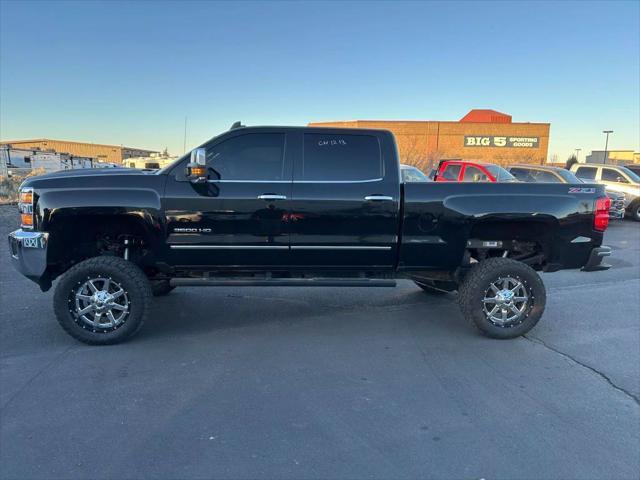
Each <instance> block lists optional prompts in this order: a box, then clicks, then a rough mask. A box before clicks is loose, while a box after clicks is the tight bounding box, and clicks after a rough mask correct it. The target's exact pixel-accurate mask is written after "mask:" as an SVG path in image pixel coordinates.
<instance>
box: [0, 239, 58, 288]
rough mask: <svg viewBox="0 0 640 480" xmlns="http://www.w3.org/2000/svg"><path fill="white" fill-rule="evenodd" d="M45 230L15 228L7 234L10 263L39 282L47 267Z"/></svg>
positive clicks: (47, 240) (29, 277)
mask: <svg viewBox="0 0 640 480" xmlns="http://www.w3.org/2000/svg"><path fill="white" fill-rule="evenodd" d="M48 243H49V234H48V233H47V232H27V231H24V230H16V231H15V232H11V233H10V234H9V252H10V253H11V263H13V266H14V268H15V269H16V270H18V271H19V272H20V273H21V274H23V275H24V276H25V277H27V278H28V279H30V280H33V281H34V282H36V283H39V280H40V277H42V275H43V274H44V272H45V270H46V269H47V245H48Z"/></svg>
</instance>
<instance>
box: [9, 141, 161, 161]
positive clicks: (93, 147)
mask: <svg viewBox="0 0 640 480" xmlns="http://www.w3.org/2000/svg"><path fill="white" fill-rule="evenodd" d="M0 144H3V145H6V144H10V145H11V146H12V147H13V148H34V149H36V148H37V149H40V150H42V151H46V150H53V151H55V152H60V153H69V154H71V155H74V156H81V157H91V158H95V159H97V160H98V161H100V162H113V163H122V160H123V159H126V158H129V157H140V156H146V155H151V154H152V153H156V152H154V151H152V150H143V149H138V148H130V147H121V146H117V145H102V144H98V143H83V142H71V141H67V140H51V139H44V138H43V139H35V140H13V141H4V142H0Z"/></svg>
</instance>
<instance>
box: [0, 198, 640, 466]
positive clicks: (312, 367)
mask: <svg viewBox="0 0 640 480" xmlns="http://www.w3.org/2000/svg"><path fill="white" fill-rule="evenodd" d="M16 223H17V214H16V213H15V207H0V235H1V236H2V237H5V236H6V234H7V233H8V232H9V231H10V230H11V229H13V228H15V227H14V226H15V224H16ZM605 243H607V244H609V245H611V246H612V247H613V248H614V252H613V257H612V258H611V261H610V263H612V265H613V268H612V269H611V270H609V271H607V272H598V273H581V272H574V271H565V272H558V273H554V274H544V275H543V279H544V280H545V283H546V285H547V291H548V305H547V311H546V313H545V315H544V316H543V318H542V320H541V322H540V324H539V325H538V326H537V327H536V328H535V329H534V330H533V331H532V332H530V334H529V335H528V336H527V338H521V339H517V340H511V341H499V340H491V339H487V338H483V337H481V336H479V335H478V334H477V333H476V332H475V331H474V330H473V329H472V328H471V327H470V326H468V325H467V324H466V323H465V322H464V321H463V318H462V316H461V314H460V313H459V311H458V308H457V305H456V302H455V300H456V296H455V294H446V295H441V296H435V295H428V294H425V293H424V292H422V291H421V290H420V289H418V288H417V287H415V286H414V285H413V284H412V283H410V282H406V281H402V282H400V283H399V286H398V287H397V288H390V289H382V288H380V289H357V288H279V289H276V288H213V289H198V288H183V289H177V290H176V291H174V292H173V293H172V294H171V295H169V296H168V297H166V298H161V299H157V300H156V302H155V305H154V307H153V311H152V315H151V317H150V320H149V321H148V323H147V324H146V325H145V327H144V328H143V330H142V331H141V332H140V333H139V334H138V335H137V336H136V337H135V338H134V339H133V340H131V341H130V342H127V343H125V344H122V345H117V346H112V347H89V346H85V345H83V344H80V343H77V342H76V341H75V340H73V339H72V338H71V337H69V336H67V335H66V334H65V333H64V332H63V331H62V330H61V329H60V328H59V327H58V325H57V323H56V321H55V319H54V316H53V309H52V304H51V302H52V292H51V291H50V292H47V293H41V292H40V291H39V289H38V287H37V286H36V285H35V284H32V283H31V282H29V281H28V280H26V279H24V278H23V277H21V276H19V275H18V274H17V273H14V271H13V269H12V268H11V266H10V262H9V254H8V251H7V245H6V242H5V241H4V240H0V245H1V247H0V328H1V332H0V333H1V335H0V347H1V360H0V386H1V389H0V409H1V410H0V477H1V478H3V479H8V478H20V479H23V478H142V477H145V478H155V477H168V478H206V477H217V478H364V477H368V478H385V479H386V478H416V477H439V478H454V477H455V478H509V479H515V478H563V479H565V478H638V476H639V474H640V459H639V455H638V452H639V451H640V428H639V427H640V403H639V398H640V385H639V381H640V297H639V296H640V224H637V223H634V222H631V221H624V222H614V223H613V225H612V226H611V227H610V230H609V231H608V232H607V235H606V241H605Z"/></svg>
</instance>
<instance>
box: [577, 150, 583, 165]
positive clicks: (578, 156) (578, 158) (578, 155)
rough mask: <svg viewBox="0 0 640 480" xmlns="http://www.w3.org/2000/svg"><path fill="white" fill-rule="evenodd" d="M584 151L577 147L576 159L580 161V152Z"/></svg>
mask: <svg viewBox="0 0 640 480" xmlns="http://www.w3.org/2000/svg"><path fill="white" fill-rule="evenodd" d="M581 151H582V149H581V148H576V160H578V162H579V161H580V152H581Z"/></svg>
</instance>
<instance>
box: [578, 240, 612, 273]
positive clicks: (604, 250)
mask: <svg viewBox="0 0 640 480" xmlns="http://www.w3.org/2000/svg"><path fill="white" fill-rule="evenodd" d="M609 255H611V247H606V246H602V247H596V248H594V249H593V250H591V254H590V255H589V260H587V264H586V265H585V266H584V267H582V271H583V272H597V271H598V270H608V269H609V268H611V265H609V264H608V263H602V260H603V259H604V257H608V256H609Z"/></svg>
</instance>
